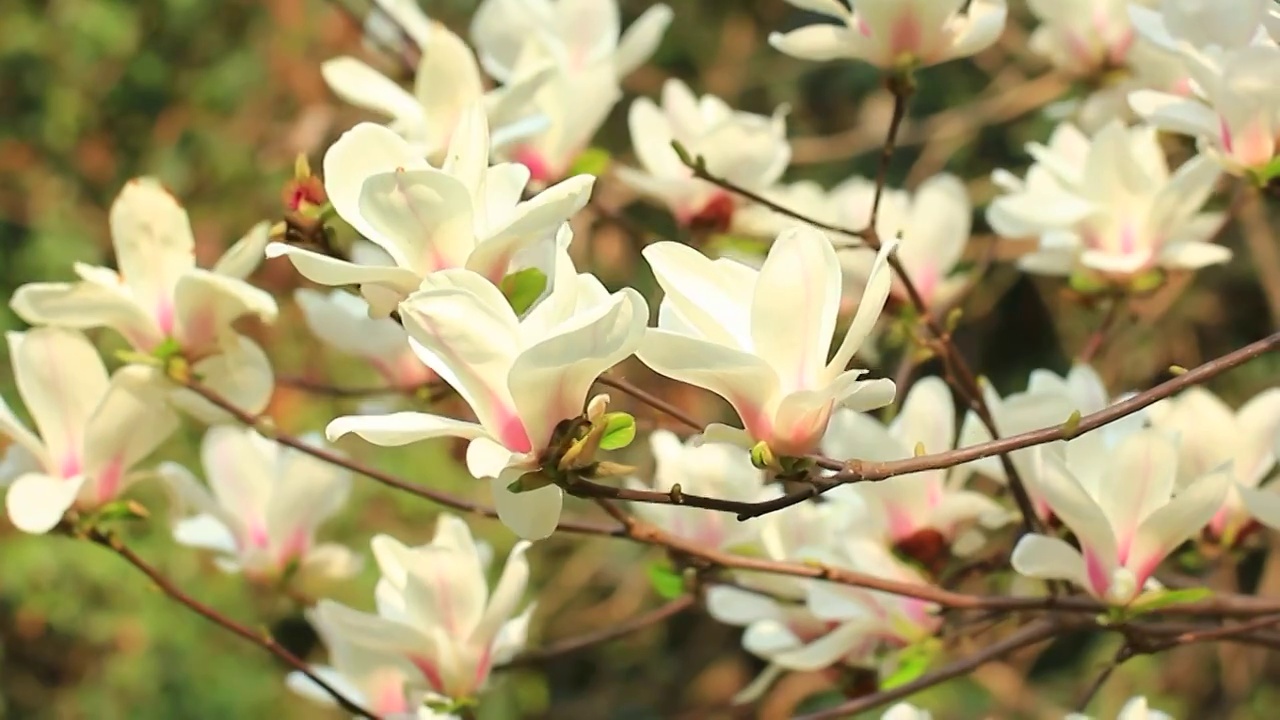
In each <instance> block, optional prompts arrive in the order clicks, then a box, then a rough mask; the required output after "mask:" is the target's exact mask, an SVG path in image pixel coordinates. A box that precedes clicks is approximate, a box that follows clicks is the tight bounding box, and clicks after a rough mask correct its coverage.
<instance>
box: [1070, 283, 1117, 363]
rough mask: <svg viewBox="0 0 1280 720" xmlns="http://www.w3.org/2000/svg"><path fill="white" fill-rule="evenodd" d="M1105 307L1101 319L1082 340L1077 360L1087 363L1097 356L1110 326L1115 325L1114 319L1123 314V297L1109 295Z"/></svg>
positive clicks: (1110, 328) (1109, 331)
mask: <svg viewBox="0 0 1280 720" xmlns="http://www.w3.org/2000/svg"><path fill="white" fill-rule="evenodd" d="M1105 302H1106V304H1107V307H1106V309H1105V310H1103V314H1102V320H1101V322H1099V323H1098V327H1097V328H1095V329H1094V331H1093V332H1092V333H1090V334H1089V337H1088V339H1087V340H1085V342H1084V347H1082V348H1081V349H1080V355H1079V357H1078V358H1077V359H1078V360H1079V362H1081V363H1084V364H1086V365H1087V364H1089V363H1090V362H1093V359H1094V358H1095V357H1097V355H1098V353H1099V352H1100V351H1101V350H1102V346H1103V344H1104V343H1105V342H1106V341H1107V337H1108V336H1109V335H1110V334H1111V330H1112V328H1114V327H1115V324H1116V321H1118V320H1119V319H1120V316H1121V315H1122V314H1124V306H1125V299H1124V298H1123V297H1110V298H1107V299H1106V300H1105Z"/></svg>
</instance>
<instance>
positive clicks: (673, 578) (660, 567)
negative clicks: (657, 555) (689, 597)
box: [648, 563, 684, 600]
mask: <svg viewBox="0 0 1280 720" xmlns="http://www.w3.org/2000/svg"><path fill="white" fill-rule="evenodd" d="M648 572H649V583H650V584H652V585H653V590H654V592H656V593H658V596H659V597H661V598H663V599H665V600H675V599H676V598H678V597H680V596H681V595H683V594H684V578H683V577H681V576H680V574H679V573H677V572H676V571H675V569H674V568H672V567H671V566H670V565H666V564H664V563H654V564H652V565H650V566H649V568H648Z"/></svg>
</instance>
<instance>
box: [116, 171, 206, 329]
mask: <svg viewBox="0 0 1280 720" xmlns="http://www.w3.org/2000/svg"><path fill="white" fill-rule="evenodd" d="M110 221H111V240H112V244H113V245H114V246H115V251H116V262H117V263H118V265H119V268H120V275H121V276H122V277H123V278H124V281H125V282H126V283H128V285H129V287H130V288H131V289H132V290H133V294H134V297H135V298H137V299H138V301H139V302H140V303H142V305H143V306H144V307H147V308H150V309H151V310H152V312H153V313H157V314H158V313H159V311H160V309H161V308H162V306H164V305H165V304H167V303H169V302H171V296H172V294H173V287H174V284H175V283H177V281H178V278H179V277H181V276H182V274H183V273H185V272H187V271H188V270H190V269H191V268H193V267H195V238H193V237H192V235H191V223H190V221H188V220H187V213H186V211H185V210H183V209H182V206H181V205H179V204H178V201H177V200H175V199H174V198H173V196H172V195H170V194H169V192H168V191H167V190H165V189H164V188H163V187H162V186H161V185H160V182H159V181H158V180H156V179H154V178H137V179H134V180H130V181H129V182H128V183H127V184H125V186H124V189H122V190H121V191H120V195H119V196H118V197H116V200H115V202H114V203H112V205H111V216H110Z"/></svg>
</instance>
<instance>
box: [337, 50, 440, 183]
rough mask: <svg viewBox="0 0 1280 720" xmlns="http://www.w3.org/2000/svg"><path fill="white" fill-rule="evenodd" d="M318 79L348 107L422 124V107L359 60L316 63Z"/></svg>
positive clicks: (408, 94) (345, 59)
mask: <svg viewBox="0 0 1280 720" xmlns="http://www.w3.org/2000/svg"><path fill="white" fill-rule="evenodd" d="M320 76H321V77H323V78H324V81H325V84H327V85H328V86H329V89H330V90H332V91H333V94H335V95H337V96H338V97H340V98H342V99H343V100H344V101H346V102H349V103H351V104H352V105H355V106H357V107H361V108H364V109H365V110H372V111H373V112H376V113H379V114H381V115H385V116H387V117H389V118H393V119H396V120H411V121H417V122H421V121H422V107H421V106H420V105H418V100H417V99H416V98H415V97H414V96H413V95H412V94H410V93H409V92H408V91H407V90H405V89H404V88H402V87H400V86H399V85H397V84H396V83H395V81H393V80H391V79H390V78H388V77H387V76H386V75H383V74H382V73H380V72H378V71H377V70H374V69H373V68H371V67H369V66H368V65H367V64H365V63H364V62H362V61H360V60H357V59H355V58H353V57H339V58H334V59H332V60H326V61H324V62H322V63H320ZM327 177H328V175H327V173H326V178H327Z"/></svg>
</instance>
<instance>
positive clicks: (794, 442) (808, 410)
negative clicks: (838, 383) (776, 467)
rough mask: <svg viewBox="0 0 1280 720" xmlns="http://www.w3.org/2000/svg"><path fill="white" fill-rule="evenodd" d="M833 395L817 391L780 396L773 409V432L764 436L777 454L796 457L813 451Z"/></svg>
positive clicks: (834, 402) (825, 423)
mask: <svg viewBox="0 0 1280 720" xmlns="http://www.w3.org/2000/svg"><path fill="white" fill-rule="evenodd" d="M835 404H836V401H835V398H833V397H832V396H831V395H830V394H828V393H824V392H821V391H801V392H793V393H791V394H790V395H786V396H784V397H783V398H782V401H781V402H779V403H778V407H777V410H776V411H775V412H774V418H773V432H772V433H771V434H770V436H769V437H768V438H761V439H762V440H767V441H768V442H769V447H770V449H772V450H773V452H774V453H775V454H777V455H783V456H787V457H800V456H803V455H807V454H809V453H811V452H813V451H814V450H815V449H816V448H817V446H818V442H819V441H820V440H821V439H822V435H823V433H825V432H826V431H827V422H828V421H829V420H830V419H831V413H832V411H833V410H834V409H835Z"/></svg>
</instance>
